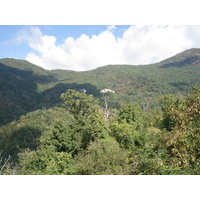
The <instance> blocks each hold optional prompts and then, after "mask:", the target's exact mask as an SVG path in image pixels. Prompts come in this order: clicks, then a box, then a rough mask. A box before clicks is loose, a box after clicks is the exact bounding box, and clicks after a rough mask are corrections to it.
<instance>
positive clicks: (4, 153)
mask: <svg viewBox="0 0 200 200" xmlns="http://www.w3.org/2000/svg"><path fill="white" fill-rule="evenodd" d="M199 77H200V49H190V50H187V51H185V52H182V53H180V54H177V55H175V56H173V57H171V58H169V59H166V60H164V61H162V62H159V63H156V64H151V65H139V66H132V65H108V66H104V67H99V68H97V69H95V70H91V71H85V72H75V71H68V70H52V71H47V70H44V69H43V68H41V67H39V66H36V65H33V64H31V63H29V62H27V61H24V60H15V59H1V60H0V173H1V174H86V175H87V174H132V175H134V174H199V172H200V152H199V150H200V145H199V141H200V79H199Z"/></svg>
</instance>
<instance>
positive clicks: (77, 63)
mask: <svg viewBox="0 0 200 200" xmlns="http://www.w3.org/2000/svg"><path fill="white" fill-rule="evenodd" d="M199 47H200V26H199V25H188V26H186V25H179V26H178V25H159V26H158V25H0V58H16V59H24V60H27V61H29V62H31V63H33V64H36V65H39V66H41V67H43V68H45V69H47V70H52V69H67V70H74V71H86V70H92V69H95V68H97V67H100V66H104V65H109V64H122V65H123V64H131V65H140V64H151V63H155V62H159V61H161V60H163V59H166V58H169V57H171V56H173V55H175V54H177V53H180V52H182V51H184V50H187V49H190V48H199Z"/></svg>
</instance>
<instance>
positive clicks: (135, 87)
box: [0, 49, 200, 125]
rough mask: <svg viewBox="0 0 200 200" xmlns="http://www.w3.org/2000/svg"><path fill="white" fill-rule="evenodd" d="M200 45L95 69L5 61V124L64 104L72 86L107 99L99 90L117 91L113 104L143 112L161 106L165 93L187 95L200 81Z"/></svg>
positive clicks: (1, 98)
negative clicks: (149, 60) (158, 58)
mask: <svg viewBox="0 0 200 200" xmlns="http://www.w3.org/2000/svg"><path fill="white" fill-rule="evenodd" d="M199 76H200V49H191V50H188V51H185V52H182V53H180V54H177V55H175V56H174V57H171V58H169V59H166V60H164V61H162V62H160V63H156V64H151V65H139V66H132V65H108V66H104V67H99V68H97V69H95V70H91V71H85V72H75V71H69V70H52V71H47V70H44V69H43V68H41V67H38V66H36V65H33V64H31V63H29V62H27V61H23V60H15V59H1V60H0V85H1V90H0V110H1V112H0V125H4V124H6V123H9V122H12V121H13V120H17V119H19V117H20V116H21V115H23V114H26V113H27V112H30V111H34V110H36V109H41V108H42V107H46V108H50V107H53V106H59V105H60V104H61V100H60V95H61V94H62V93H64V92H65V91H66V90H67V89H75V90H78V91H79V90H82V89H86V91H87V93H88V94H93V95H94V97H97V98H99V99H100V104H101V105H102V106H103V104H104V100H103V97H102V95H101V93H100V91H101V90H102V89H104V88H110V89H112V90H114V91H115V94H114V95H110V97H109V106H110V107H112V108H119V107H120V104H123V103H128V102H138V103H139V104H140V105H141V106H142V108H143V109H144V110H148V109H152V108H156V107H160V103H159V98H160V97H162V96H164V95H166V94H182V95H186V94H188V93H189V92H191V88H192V86H193V85H198V84H200V79H199Z"/></svg>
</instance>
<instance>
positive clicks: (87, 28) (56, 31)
mask: <svg viewBox="0 0 200 200" xmlns="http://www.w3.org/2000/svg"><path fill="white" fill-rule="evenodd" d="M27 27H28V26H25V25H0V58H9V57H12V58H18V59H26V55H27V54H28V53H29V52H30V51H33V49H31V47H30V46H29V45H27V43H25V42H22V43H20V44H18V43H16V42H14V41H13V40H14V39H15V38H16V37H17V35H18V34H19V32H20V31H21V30H23V29H26V28H27ZM29 27H38V28H39V29H40V31H41V32H42V34H43V35H49V36H55V37H56V42H55V44H56V45H60V44H62V43H63V42H64V40H65V39H66V38H67V37H73V38H74V39H77V38H79V37H80V36H81V35H82V34H86V35H87V36H89V37H92V35H98V34H99V33H101V32H102V31H105V30H107V28H108V25H31V26H29ZM128 27H129V26H128V25H121V26H117V31H113V33H114V35H115V37H120V36H122V34H123V31H124V30H125V29H127V28H128ZM34 52H35V51H34Z"/></svg>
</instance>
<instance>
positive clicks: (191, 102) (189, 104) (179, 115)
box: [163, 86, 200, 169]
mask: <svg viewBox="0 0 200 200" xmlns="http://www.w3.org/2000/svg"><path fill="white" fill-rule="evenodd" d="M164 106H165V112H164V115H163V118H164V120H163V121H166V120H169V123H168V124H173V127H172V128H173V129H172V130H171V132H170V133H169V139H168V141H167V146H168V148H169V150H170V152H171V154H172V155H173V157H172V161H173V165H175V166H176V167H181V166H182V167H185V168H186V169H188V168H189V169H194V168H195V167H196V166H197V165H199V162H200V160H199V159H200V152H199V150H200V146H199V141H200V134H199V133H200V112H199V111H200V88H199V86H195V87H194V88H193V93H192V94H190V95H188V96H187V97H185V98H182V99H180V98H179V99H177V100H176V101H170V103H169V101H168V104H164Z"/></svg>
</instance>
